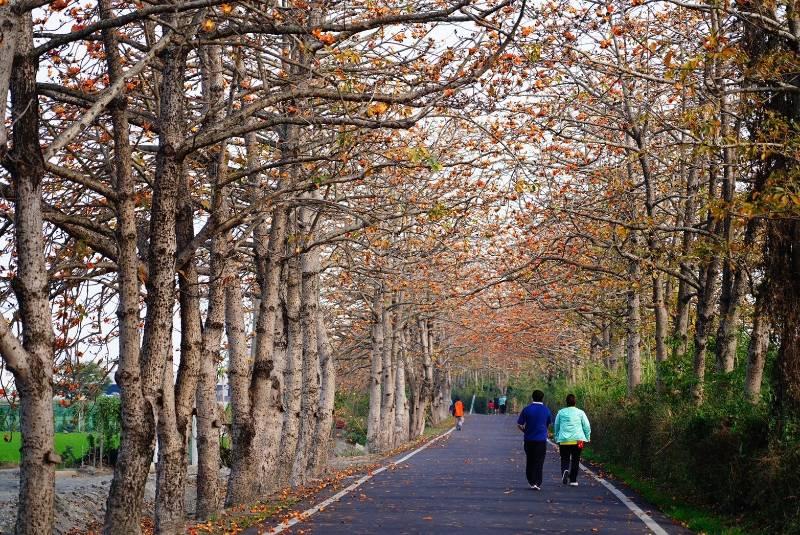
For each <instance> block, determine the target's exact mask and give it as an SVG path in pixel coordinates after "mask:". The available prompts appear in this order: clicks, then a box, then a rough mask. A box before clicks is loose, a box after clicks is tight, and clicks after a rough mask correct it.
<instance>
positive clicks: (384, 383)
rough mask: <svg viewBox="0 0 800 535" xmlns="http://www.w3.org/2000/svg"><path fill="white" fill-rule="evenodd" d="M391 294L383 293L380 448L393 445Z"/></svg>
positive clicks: (386, 448)
mask: <svg viewBox="0 0 800 535" xmlns="http://www.w3.org/2000/svg"><path fill="white" fill-rule="evenodd" d="M390 295H391V294H385V296H384V305H383V310H382V312H383V314H382V316H381V320H380V321H381V323H382V324H383V328H382V331H383V366H382V370H383V374H382V377H381V424H380V425H381V434H382V438H381V449H383V450H391V449H392V446H393V445H394V411H395V389H394V387H395V378H394V373H395V368H394V362H393V360H392V357H393V353H394V350H393V348H392V343H393V341H394V312H393V310H392V298H391V296H390Z"/></svg>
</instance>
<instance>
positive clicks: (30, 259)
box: [0, 8, 60, 534]
mask: <svg viewBox="0 0 800 535" xmlns="http://www.w3.org/2000/svg"><path fill="white" fill-rule="evenodd" d="M7 9H9V8H0V10H2V11H6V10H7ZM0 23H3V24H4V27H3V29H2V30H0V31H1V32H2V33H0V38H2V39H8V40H9V41H10V42H11V46H12V48H13V49H14V50H13V52H12V54H13V55H12V57H13V76H12V78H11V82H10V86H11V87H10V88H11V111H12V117H11V119H12V121H11V124H12V125H13V126H12V128H13V132H12V142H13V147H12V149H11V153H10V154H9V157H8V159H4V161H3V165H4V166H5V167H6V168H7V169H8V170H9V172H10V174H11V179H12V183H13V185H14V193H15V195H16V198H15V200H14V238H15V252H16V255H17V267H16V271H17V273H16V276H15V277H14V279H13V280H12V281H11V287H12V289H13V291H14V295H15V296H16V299H17V303H18V304H19V318H20V321H21V324H22V347H20V346H19V340H18V339H17V338H16V337H15V336H14V335H13V334H12V333H11V332H10V329H9V328H8V326H7V325H6V322H5V319H2V318H0V335H2V336H0V351H2V354H3V356H4V358H5V361H6V364H7V365H8V369H9V370H10V371H11V372H12V373H13V374H14V380H15V384H16V387H17V391H18V393H19V396H20V399H19V402H20V404H19V411H20V412H19V416H20V430H21V431H22V448H21V462H20V481H19V500H18V502H17V503H18V506H17V523H16V533H19V534H34V533H36V534H38V533H50V532H51V531H52V529H53V522H54V517H53V503H54V499H55V496H54V492H55V487H54V485H55V465H56V464H58V463H59V462H60V458H59V456H58V455H57V454H56V452H55V450H54V449H53V444H54V432H55V429H54V425H53V405H52V404H53V387H52V378H53V339H54V332H53V327H52V319H51V316H50V304H49V302H48V294H49V292H48V291H49V280H48V274H47V264H46V263H45V254H44V253H45V249H44V240H43V237H42V231H43V229H42V225H43V221H42V205H41V197H42V178H43V177H44V159H43V155H42V151H41V148H40V145H39V130H38V129H39V102H38V96H37V95H36V74H37V71H38V65H39V62H38V59H37V57H36V56H35V55H34V54H32V53H31V49H32V47H33V33H32V32H33V29H32V21H31V17H30V15H29V14H25V15H20V16H15V15H14V14H13V13H12V12H11V11H10V10H9V11H8V13H4V12H0ZM15 33H16V35H15ZM15 39H16V46H14V41H15ZM7 44H8V43H0V47H3V48H5V46H6V45H7ZM3 48H0V50H3ZM6 52H10V51H8V50H6ZM9 59H10V58H8V57H4V58H3V59H2V60H0V61H2V62H4V63H5V62H6V61H8V60H9ZM6 74H7V73H6ZM0 76H5V74H3V73H0ZM0 93H2V95H3V96H5V91H4V90H2V88H0ZM0 109H2V110H3V114H2V119H3V120H4V121H5V102H3V104H2V106H0ZM4 126H5V125H4ZM2 133H3V134H4V133H5V128H3V132H2ZM5 145H6V144H5V139H3V140H2V146H0V151H5ZM2 156H5V154H3V153H2V152H0V157H2ZM9 357H10V358H9Z"/></svg>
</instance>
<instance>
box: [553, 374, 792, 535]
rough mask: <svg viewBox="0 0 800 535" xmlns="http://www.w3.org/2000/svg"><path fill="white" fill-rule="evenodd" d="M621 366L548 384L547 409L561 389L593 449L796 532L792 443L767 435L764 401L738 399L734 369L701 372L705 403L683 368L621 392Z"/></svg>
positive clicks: (763, 524)
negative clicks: (720, 373)
mask: <svg viewBox="0 0 800 535" xmlns="http://www.w3.org/2000/svg"><path fill="white" fill-rule="evenodd" d="M672 366H675V367H677V366H678V365H676V364H674V363H673V364H672ZM623 373H624V372H620V374H619V375H614V374H609V373H608V372H607V371H605V370H603V369H600V368H596V369H592V370H589V373H588V377H587V379H586V381H585V382H584V383H582V384H579V385H575V386H572V387H568V386H567V385H566V383H565V381H564V380H557V381H554V382H552V383H551V384H550V385H549V386H548V388H547V391H546V395H547V398H546V399H547V401H548V402H549V404H551V406H552V407H551V408H552V409H554V410H557V409H558V408H560V406H562V404H563V401H562V400H563V399H564V397H565V396H566V394H567V392H568V391H572V392H574V393H575V394H576V395H577V396H578V404H579V406H581V407H582V408H584V410H586V412H587V414H588V415H589V418H590V420H591V423H592V443H591V445H590V447H591V454H592V455H594V456H596V457H597V458H599V459H602V460H603V461H606V462H609V463H612V464H614V465H618V466H621V467H623V468H624V469H625V470H626V471H628V472H629V473H631V474H633V475H634V476H635V477H637V478H641V479H643V480H648V481H651V482H652V483H653V484H654V485H656V486H658V487H659V488H660V489H661V490H662V491H664V492H667V493H670V494H671V495H672V496H678V497H679V500H680V501H683V502H686V503H690V504H696V505H701V506H704V507H706V508H708V509H711V510H714V511H716V512H717V513H720V514H723V515H726V516H729V517H733V518H736V519H737V520H740V521H743V522H745V523H746V524H747V525H748V527H749V528H750V529H752V530H753V531H764V532H767V533H800V499H799V497H798V492H797V489H798V488H800V470H799V469H798V466H800V443H798V441H797V440H796V439H795V440H794V441H787V440H785V439H784V440H778V438H776V437H775V436H773V433H772V421H771V417H770V413H769V410H768V405H767V404H766V403H762V404H759V405H752V404H750V403H748V402H746V401H745V400H744V397H743V395H742V394H741V392H742V389H741V388H740V386H741V379H742V377H737V376H736V375H735V374H736V372H734V375H732V376H726V377H717V376H715V375H714V374H713V371H711V370H710V371H709V381H708V384H707V385H706V395H705V402H704V403H703V404H702V405H700V406H695V405H694V404H693V403H692V402H691V396H690V395H689V394H688V392H689V387H690V386H691V385H690V384H689V383H687V382H683V383H681V382H680V381H679V380H677V378H678V377H679V376H680V375H682V374H678V373H676V374H674V375H673V376H670V375H669V374H662V383H661V387H660V388H656V387H655V385H654V384H653V383H648V384H645V385H642V386H641V387H640V388H639V389H638V390H637V392H636V394H635V396H633V398H632V399H627V398H626V395H625V377H624V375H622V374H623ZM672 378H675V379H676V380H672Z"/></svg>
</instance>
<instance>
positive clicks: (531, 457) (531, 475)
mask: <svg viewBox="0 0 800 535" xmlns="http://www.w3.org/2000/svg"><path fill="white" fill-rule="evenodd" d="M531 399H533V401H532V402H531V404H530V405H528V406H527V407H525V408H524V409H522V412H520V413H519V418H517V427H519V429H520V431H522V432H523V433H525V443H524V448H525V477H526V478H528V485H530V487H531V488H532V489H533V490H541V489H542V469H543V467H544V456H545V453H547V428H548V427H549V426H550V423H551V421H552V419H551V415H550V409H548V408H547V407H546V406H545V405H544V403H543V401H544V392H542V391H541V390H534V391H533V395H532V396H531Z"/></svg>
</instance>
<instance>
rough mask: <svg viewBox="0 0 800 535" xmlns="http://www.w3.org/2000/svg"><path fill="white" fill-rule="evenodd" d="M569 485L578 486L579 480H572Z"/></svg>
mask: <svg viewBox="0 0 800 535" xmlns="http://www.w3.org/2000/svg"><path fill="white" fill-rule="evenodd" d="M569 486H570V487H577V486H578V482H577V481H571V482H570V484H569Z"/></svg>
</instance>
